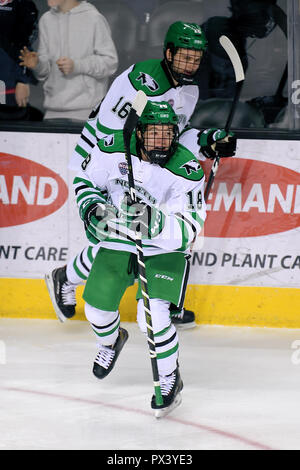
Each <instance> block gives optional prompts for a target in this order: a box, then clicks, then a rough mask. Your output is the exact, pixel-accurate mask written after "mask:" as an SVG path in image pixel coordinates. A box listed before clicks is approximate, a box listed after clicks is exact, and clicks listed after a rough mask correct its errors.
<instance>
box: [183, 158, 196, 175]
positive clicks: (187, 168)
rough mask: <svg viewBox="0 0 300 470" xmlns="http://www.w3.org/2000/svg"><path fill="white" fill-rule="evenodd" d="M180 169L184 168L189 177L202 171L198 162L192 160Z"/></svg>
mask: <svg viewBox="0 0 300 470" xmlns="http://www.w3.org/2000/svg"><path fill="white" fill-rule="evenodd" d="M180 168H184V169H185V171H186V173H187V175H188V176H190V174H191V173H192V171H194V172H195V173H197V171H199V170H200V169H201V166H200V164H199V163H198V162H197V161H196V160H190V161H189V162H186V163H185V164H184V165H182V166H181V167H180Z"/></svg>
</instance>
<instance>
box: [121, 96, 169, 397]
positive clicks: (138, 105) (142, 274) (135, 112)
mask: <svg viewBox="0 0 300 470" xmlns="http://www.w3.org/2000/svg"><path fill="white" fill-rule="evenodd" d="M146 104H147V96H146V95H145V93H144V92H143V91H141V90H140V91H138V92H137V95H136V97H135V99H134V101H133V103H132V107H131V109H130V111H129V114H128V117H127V119H126V122H125V124H124V129H123V137H124V145H125V156H126V161H127V165H128V183H129V194H130V199H131V202H133V203H134V202H136V201H137V197H136V192H135V184H134V176H133V169H132V159H131V151H130V140H131V136H132V133H133V131H134V129H135V128H136V125H137V122H138V119H139V117H140V115H141V114H142V112H143V110H144V108H145V106H146ZM135 245H136V250H137V260H138V272H139V279H140V283H141V291H142V296H143V303H144V310H145V316H146V324H147V337H148V345H149V352H150V359H151V366H152V375H153V382H154V392H155V400H156V404H157V405H162V404H163V399H162V395H161V389H160V382H159V375H158V367H157V355H156V351H155V342H154V333H153V327H152V319H151V311H150V299H149V295H148V283H147V276H146V269H145V261H144V253H143V246H142V234H141V231H140V226H139V225H138V226H137V228H136V231H135Z"/></svg>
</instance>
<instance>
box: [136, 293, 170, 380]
mask: <svg viewBox="0 0 300 470" xmlns="http://www.w3.org/2000/svg"><path fill="white" fill-rule="evenodd" d="M169 306H170V302H167V301H165V300H161V299H150V310H151V318H152V326H153V332H154V341H155V348H156V353H157V366H158V372H159V374H160V375H169V374H171V372H173V371H174V370H175V369H176V367H177V359H178V348H179V345H178V335H177V331H176V328H175V326H174V325H173V323H171V320H170V310H169ZM137 320H138V324H139V327H140V329H141V331H142V332H143V333H145V334H146V333H147V326H146V320H145V313H144V305H143V300H142V299H140V300H139V301H138V315H137Z"/></svg>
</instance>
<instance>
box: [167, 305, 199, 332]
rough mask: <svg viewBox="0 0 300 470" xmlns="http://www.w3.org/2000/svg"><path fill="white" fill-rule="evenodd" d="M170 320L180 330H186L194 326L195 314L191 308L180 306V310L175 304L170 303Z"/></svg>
mask: <svg viewBox="0 0 300 470" xmlns="http://www.w3.org/2000/svg"><path fill="white" fill-rule="evenodd" d="M170 315H171V321H172V323H173V325H175V326H176V328H178V329H180V330H187V329H188V328H194V327H195V326H196V322H195V314H194V312H192V311H191V310H186V309H185V308H182V309H181V310H180V309H179V308H178V307H176V305H174V304H171V305H170Z"/></svg>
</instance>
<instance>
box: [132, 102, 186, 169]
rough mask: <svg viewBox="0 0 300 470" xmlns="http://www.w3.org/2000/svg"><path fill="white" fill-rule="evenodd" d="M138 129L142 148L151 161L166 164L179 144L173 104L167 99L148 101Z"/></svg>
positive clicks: (176, 118) (138, 138)
mask: <svg viewBox="0 0 300 470" xmlns="http://www.w3.org/2000/svg"><path fill="white" fill-rule="evenodd" d="M150 126H151V128H150ZM158 126H159V127H158ZM162 126H165V127H162ZM137 130H138V131H140V135H141V137H139V136H138V135H137V142H138V145H139V148H140V150H142V151H143V152H144V153H145V154H146V155H147V157H148V158H149V161H150V162H151V163H156V164H158V165H160V166H164V165H165V164H166V163H167V162H168V160H169V159H170V158H171V156H172V155H173V154H174V153H175V151H176V149H177V146H178V134H179V131H178V117H177V115H176V114H175V112H174V110H173V108H172V106H171V105H170V104H169V103H168V102H166V101H161V102H156V101H148V103H147V105H146V106H145V109H144V111H143V113H142V115H141V117H140V118H139V121H138V124H137ZM147 130H148V132H146V131H147Z"/></svg>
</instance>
